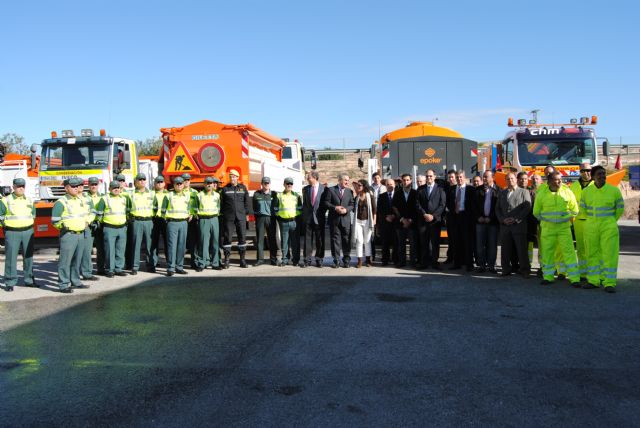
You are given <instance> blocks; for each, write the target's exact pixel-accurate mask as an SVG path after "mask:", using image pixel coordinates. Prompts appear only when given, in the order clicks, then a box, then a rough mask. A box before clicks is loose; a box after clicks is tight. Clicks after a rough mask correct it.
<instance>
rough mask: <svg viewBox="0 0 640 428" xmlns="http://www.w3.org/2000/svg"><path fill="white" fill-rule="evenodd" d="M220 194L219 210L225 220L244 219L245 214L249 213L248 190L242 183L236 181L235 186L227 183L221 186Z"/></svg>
mask: <svg viewBox="0 0 640 428" xmlns="http://www.w3.org/2000/svg"><path fill="white" fill-rule="evenodd" d="M220 196H222V198H221V201H220V211H221V212H222V215H223V216H224V218H225V220H231V219H235V220H245V219H246V216H247V215H248V214H250V213H251V208H250V206H249V190H247V187H246V186H245V185H244V184H242V183H238V185H237V186H233V185H232V184H231V183H229V184H227V185H226V186H224V187H223V188H222V190H221V191H220Z"/></svg>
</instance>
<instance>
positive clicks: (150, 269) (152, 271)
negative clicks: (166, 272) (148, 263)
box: [147, 267, 156, 273]
mask: <svg viewBox="0 0 640 428" xmlns="http://www.w3.org/2000/svg"><path fill="white" fill-rule="evenodd" d="M147 272H149V273H156V268H154V267H150V268H147Z"/></svg>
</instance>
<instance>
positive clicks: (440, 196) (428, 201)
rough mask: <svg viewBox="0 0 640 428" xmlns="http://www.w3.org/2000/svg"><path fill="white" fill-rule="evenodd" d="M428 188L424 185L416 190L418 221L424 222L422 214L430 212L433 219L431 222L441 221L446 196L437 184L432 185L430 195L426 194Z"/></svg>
mask: <svg viewBox="0 0 640 428" xmlns="http://www.w3.org/2000/svg"><path fill="white" fill-rule="evenodd" d="M428 190H429V188H428V187H427V186H425V187H424V188H423V189H421V190H419V191H418V201H417V210H418V221H419V222H424V221H425V220H424V217H423V216H424V215H425V214H431V215H433V217H434V220H433V221H432V222H431V223H433V222H440V221H442V214H443V213H444V209H445V206H446V202H447V197H446V195H445V193H444V189H443V188H442V187H440V186H438V185H437V184H436V185H434V187H433V190H432V191H431V195H427V193H428Z"/></svg>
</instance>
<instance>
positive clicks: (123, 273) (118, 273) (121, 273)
mask: <svg viewBox="0 0 640 428" xmlns="http://www.w3.org/2000/svg"><path fill="white" fill-rule="evenodd" d="M115 275H116V276H127V273H126V272H124V271H120V272H116V273H115Z"/></svg>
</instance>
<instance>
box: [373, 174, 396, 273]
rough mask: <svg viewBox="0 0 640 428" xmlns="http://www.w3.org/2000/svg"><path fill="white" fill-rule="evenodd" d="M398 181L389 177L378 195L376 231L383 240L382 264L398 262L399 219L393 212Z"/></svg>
mask: <svg viewBox="0 0 640 428" xmlns="http://www.w3.org/2000/svg"><path fill="white" fill-rule="evenodd" d="M395 187H396V183H395V181H394V180H393V178H387V180H386V182H385V188H386V189H385V190H386V191H384V192H380V194H379V195H378V200H377V202H378V203H377V205H376V223H377V224H376V232H377V233H378V236H379V239H380V241H381V242H382V266H387V265H388V264H389V262H391V263H397V262H398V253H397V251H396V240H397V237H396V223H397V219H396V216H395V214H394V213H393V205H392V201H393V196H394V193H395V191H396V190H395Z"/></svg>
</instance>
